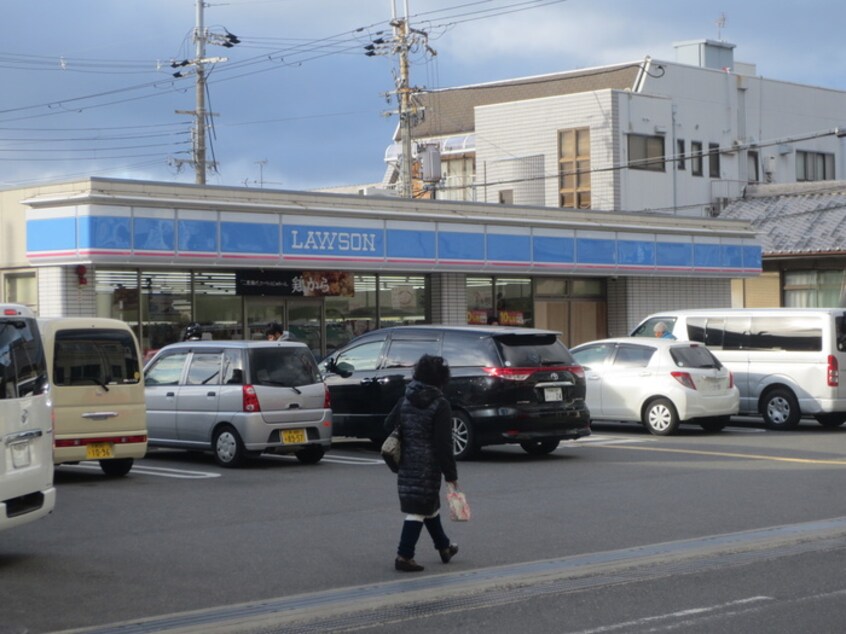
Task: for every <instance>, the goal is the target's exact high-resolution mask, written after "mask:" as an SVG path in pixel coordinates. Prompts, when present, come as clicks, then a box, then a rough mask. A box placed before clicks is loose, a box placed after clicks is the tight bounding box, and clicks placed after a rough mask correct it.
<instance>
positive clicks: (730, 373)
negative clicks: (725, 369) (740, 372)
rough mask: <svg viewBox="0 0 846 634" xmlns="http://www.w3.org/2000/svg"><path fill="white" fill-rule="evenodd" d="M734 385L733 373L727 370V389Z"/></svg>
mask: <svg viewBox="0 0 846 634" xmlns="http://www.w3.org/2000/svg"><path fill="white" fill-rule="evenodd" d="M733 387H734V373H733V372H732V371H731V370H729V389H731V388H733Z"/></svg>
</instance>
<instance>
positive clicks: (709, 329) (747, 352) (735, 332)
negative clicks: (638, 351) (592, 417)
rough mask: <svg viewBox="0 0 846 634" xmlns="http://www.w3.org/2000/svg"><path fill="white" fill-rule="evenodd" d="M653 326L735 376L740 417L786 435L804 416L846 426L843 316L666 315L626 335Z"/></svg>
mask: <svg viewBox="0 0 846 634" xmlns="http://www.w3.org/2000/svg"><path fill="white" fill-rule="evenodd" d="M659 322H664V324H665V325H666V327H667V330H668V331H669V332H671V333H672V334H673V335H674V336H675V337H676V338H677V339H689V340H691V341H699V342H702V343H704V344H705V345H706V346H708V348H710V349H711V351H712V352H713V353H714V354H715V355H716V356H717V357H718V358H719V359H720V361H722V362H723V363H724V364H725V365H726V367H728V368H729V369H730V370H731V371H732V372H733V373H734V377H735V383H736V384H737V387H738V388H739V389H740V413H741V414H752V415H756V414H760V415H761V416H763V417H764V420H765V422H766V423H767V425H768V426H769V427H770V428H772V429H792V428H794V427H796V426H797V425H798V424H799V419H800V418H801V417H803V416H805V417H810V416H812V417H814V418H816V419H817V421H819V423H820V424H821V425H823V426H825V427H837V426H839V425H842V424H843V423H844V422H846V385H844V383H843V382H841V380H840V368H841V367H846V309H844V308H759V309H756V308H736V309H732V308H726V309H708V310H699V309H695V310H694V309H691V310H676V311H667V312H664V313H656V314H654V315H650V316H649V317H647V318H646V319H644V320H643V321H642V322H641V323H640V324H639V325H638V326H637V328H635V329H634V331H633V332H632V335H634V336H649V337H652V336H655V335H654V334H653V333H654V328H655V325H656V324H658V323H659Z"/></svg>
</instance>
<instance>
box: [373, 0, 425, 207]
mask: <svg viewBox="0 0 846 634" xmlns="http://www.w3.org/2000/svg"><path fill="white" fill-rule="evenodd" d="M404 8H405V17H402V18H401V17H398V16H397V0H391V27H392V28H393V38H392V40H391V41H386V40H385V39H384V38H382V37H377V38H376V39H374V40H373V42H372V43H370V44H368V45H367V46H365V47H364V49H365V51H366V52H365V55H367V56H368V57H373V56H375V55H389V54H390V55H396V56H398V57H399V73H398V75H397V77H396V87H397V89H396V96H397V105H398V106H399V110H398V111H397V112H395V113H390V114H398V115H399V120H400V125H399V129H400V135H401V137H402V139H401V140H402V155H401V157H400V159H399V193H400V196H402V197H403V198H411V197H412V196H413V194H414V192H413V189H412V183H413V178H414V159H413V158H412V152H413V149H412V148H413V141H412V138H411V136H412V135H411V129H412V128H413V127H414V126H415V125H416V124H417V122H418V121H419V119H420V116H421V113H420V112H418V109H417V106H416V104H415V103H414V100H413V95H414V94H415V93H418V92H420V90H419V89H417V88H413V87H412V86H411V84H410V73H409V61H408V58H409V53H410V52H411V50H412V48H416V47H418V46H419V47H422V48H424V49H425V50H426V52H427V53H428V54H429V55H432V56H434V55H436V54H437V53H436V52H435V51H434V50H432V48H431V47H430V46H429V35H428V33H426V32H425V31H420V30H418V29H413V28H411V25H410V24H409V17H408V16H409V11H408V0H404ZM380 33H381V32H380ZM377 35H378V34H377Z"/></svg>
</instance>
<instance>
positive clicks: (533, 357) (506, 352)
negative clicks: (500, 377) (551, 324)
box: [494, 333, 575, 368]
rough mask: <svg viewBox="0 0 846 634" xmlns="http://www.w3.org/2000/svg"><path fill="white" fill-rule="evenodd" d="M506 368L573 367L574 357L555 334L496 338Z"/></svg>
mask: <svg viewBox="0 0 846 634" xmlns="http://www.w3.org/2000/svg"><path fill="white" fill-rule="evenodd" d="M494 340H495V342H496V345H497V347H498V348H499V351H500V355H501V356H502V359H503V361H504V363H505V365H506V367H514V368H531V367H537V366H544V365H573V364H574V363H575V361H574V360H573V355H571V354H570V351H569V350H567V348H566V347H565V346H564V344H563V343H561V342H560V341H559V340H558V337H557V335H555V334H554V333H549V334H546V333H542V334H525V335H524V334H507V335H498V336H496V337H494Z"/></svg>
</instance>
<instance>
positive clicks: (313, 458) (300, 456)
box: [294, 445, 326, 464]
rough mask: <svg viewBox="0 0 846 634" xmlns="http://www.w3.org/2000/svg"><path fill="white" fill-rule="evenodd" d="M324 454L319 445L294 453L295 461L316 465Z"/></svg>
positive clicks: (324, 451)
mask: <svg viewBox="0 0 846 634" xmlns="http://www.w3.org/2000/svg"><path fill="white" fill-rule="evenodd" d="M324 454H326V450H325V449H324V448H323V447H321V446H320V445H309V446H308V447H303V448H302V449H300V450H298V451H295V452H294V455H295V456H296V457H297V460H299V461H300V462H302V463H303V464H317V463H318V462H320V461H321V460H322V459H323V456H324Z"/></svg>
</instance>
